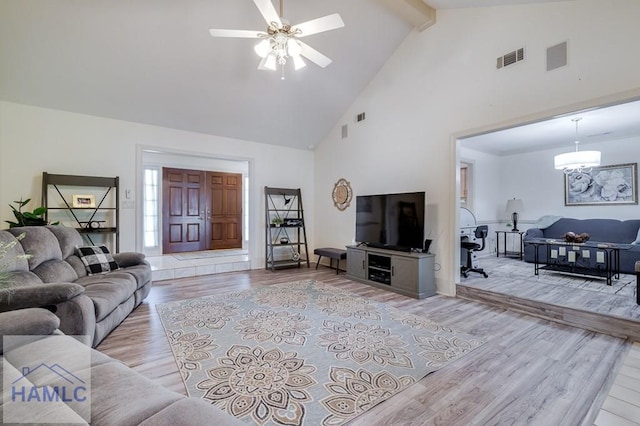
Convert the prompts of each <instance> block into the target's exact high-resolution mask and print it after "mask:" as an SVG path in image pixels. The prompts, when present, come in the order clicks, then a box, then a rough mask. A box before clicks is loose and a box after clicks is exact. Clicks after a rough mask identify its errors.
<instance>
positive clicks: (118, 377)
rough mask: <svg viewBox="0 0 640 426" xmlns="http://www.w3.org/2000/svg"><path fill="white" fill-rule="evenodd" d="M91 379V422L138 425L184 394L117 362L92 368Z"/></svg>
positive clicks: (181, 397)
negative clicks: (172, 390) (155, 382)
mask: <svg viewBox="0 0 640 426" xmlns="http://www.w3.org/2000/svg"><path fill="white" fill-rule="evenodd" d="M91 380H92V381H91V398H92V401H95V402H94V404H92V406H91V423H92V424H103V425H138V424H140V423H141V422H142V421H144V420H145V419H147V418H149V417H151V416H153V415H154V414H156V413H158V412H160V411H162V409H164V408H165V407H166V406H167V405H170V404H172V403H173V402H176V401H178V400H180V399H183V398H184V397H183V396H181V395H179V394H177V393H173V392H169V391H168V390H166V389H164V388H162V387H161V386H157V385H155V384H154V383H153V382H152V381H151V380H149V379H147V378H145V377H143V376H141V375H139V374H134V373H133V372H132V371H131V370H130V369H129V368H128V367H126V366H125V365H123V364H120V363H116V362H112V363H109V364H103V365H99V366H97V367H95V368H93V369H92V374H91ZM140 398H143V400H141V399H140ZM183 414H184V416H185V417H188V414H187V413H183ZM183 419H184V418H183Z"/></svg>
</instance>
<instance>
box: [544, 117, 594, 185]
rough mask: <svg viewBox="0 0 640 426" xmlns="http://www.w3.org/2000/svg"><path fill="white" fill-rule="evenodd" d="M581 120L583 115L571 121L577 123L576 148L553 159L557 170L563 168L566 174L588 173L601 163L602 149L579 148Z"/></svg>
mask: <svg viewBox="0 0 640 426" xmlns="http://www.w3.org/2000/svg"><path fill="white" fill-rule="evenodd" d="M580 120H582V118H581V117H577V118H572V119H571V121H573V122H574V123H575V124H576V138H575V142H574V143H575V146H576V150H575V151H573V152H567V153H564V154H559V155H556V156H555V157H554V159H553V163H554V166H555V168H556V170H562V171H564V172H565V173H566V174H571V173H576V172H577V173H583V172H586V173H588V172H590V171H591V168H592V167H597V166H599V165H600V151H579V150H578V145H579V144H580V140H578V122H579V121H580Z"/></svg>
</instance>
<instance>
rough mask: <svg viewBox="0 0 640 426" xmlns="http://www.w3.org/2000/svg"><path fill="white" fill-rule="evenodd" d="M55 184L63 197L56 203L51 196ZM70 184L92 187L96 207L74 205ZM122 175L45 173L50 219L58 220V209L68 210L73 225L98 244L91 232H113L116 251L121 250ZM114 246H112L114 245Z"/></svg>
mask: <svg viewBox="0 0 640 426" xmlns="http://www.w3.org/2000/svg"><path fill="white" fill-rule="evenodd" d="M50 187H52V188H53V189H54V190H55V191H56V192H57V194H58V195H59V198H60V200H62V204H63V206H60V204H56V205H53V204H52V203H53V200H52V199H51V198H50V197H49V189H50ZM67 187H82V188H88V189H90V190H91V194H90V195H92V196H94V198H95V207H74V206H73V202H72V200H70V198H69V195H68V194H67V192H68V188H67ZM119 200H120V178H119V177H118V176H115V177H98V176H75V175H58V174H51V173H47V172H43V173H42V205H43V206H44V207H46V208H47V212H46V213H45V218H46V220H47V221H51V220H53V221H55V220H59V215H57V214H56V211H58V210H59V211H66V212H68V213H69V216H70V218H71V220H72V222H73V226H75V227H76V229H77V230H78V231H79V232H80V233H81V234H82V235H83V236H84V237H85V238H86V239H87V240H88V242H89V243H91V244H93V245H95V243H94V241H93V239H92V238H91V236H92V235H99V234H102V235H113V239H114V245H115V252H116V253H118V252H120V206H119ZM111 249H112V250H113V247H111Z"/></svg>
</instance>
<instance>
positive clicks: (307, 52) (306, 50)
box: [298, 41, 333, 68]
mask: <svg viewBox="0 0 640 426" xmlns="http://www.w3.org/2000/svg"><path fill="white" fill-rule="evenodd" d="M298 43H300V47H301V51H300V54H301V55H302V56H304V57H306V58H307V59H309V60H310V61H311V62H313V63H315V64H316V65H318V66H319V67H321V68H324V67H326V66H327V65H329V64H330V63H331V62H333V61H332V60H331V59H329V58H328V57H326V56H324V55H323V54H322V53H320V52H318V51H317V50H316V49H314V48H313V47H311V46H309V45H308V44H306V43H303V42H301V41H298Z"/></svg>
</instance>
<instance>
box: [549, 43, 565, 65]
mask: <svg viewBox="0 0 640 426" xmlns="http://www.w3.org/2000/svg"><path fill="white" fill-rule="evenodd" d="M566 65H567V42H566V41H563V42H562V43H560V44H556V45H555V46H551V47H549V48H547V71H551V70H555V69H556V68H562V67H564V66H566Z"/></svg>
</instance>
